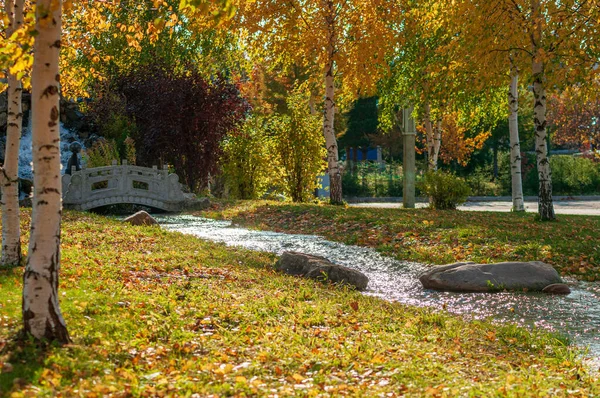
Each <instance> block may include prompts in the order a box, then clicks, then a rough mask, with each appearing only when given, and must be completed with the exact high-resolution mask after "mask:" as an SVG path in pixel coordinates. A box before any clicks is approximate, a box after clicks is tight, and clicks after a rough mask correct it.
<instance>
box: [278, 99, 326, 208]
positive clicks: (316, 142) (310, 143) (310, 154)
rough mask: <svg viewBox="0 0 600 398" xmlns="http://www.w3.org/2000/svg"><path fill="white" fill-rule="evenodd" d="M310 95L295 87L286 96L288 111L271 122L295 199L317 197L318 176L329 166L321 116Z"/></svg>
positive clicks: (287, 184)
mask: <svg viewBox="0 0 600 398" xmlns="http://www.w3.org/2000/svg"><path fill="white" fill-rule="evenodd" d="M309 97H310V94H309V93H307V92H305V91H303V90H302V89H296V90H294V91H293V92H292V93H291V94H290V95H289V96H288V98H287V99H286V102H287V108H288V110H289V112H288V114H287V115H276V116H275V117H273V118H272V119H271V123H270V129H271V131H272V134H273V136H274V137H275V153H276V155H277V159H278V164H279V165H280V167H281V177H282V178H281V180H282V182H283V184H282V188H283V191H284V192H285V194H286V196H288V197H290V198H292V200H293V201H294V202H306V201H309V200H310V199H313V198H314V192H315V189H316V188H317V176H318V175H319V174H321V173H323V171H324V170H325V169H326V166H327V164H326V162H325V160H324V159H326V157H327V151H326V150H325V139H324V137H323V133H322V127H321V117H320V116H319V115H312V114H311V113H310V107H309V103H308V101H309Z"/></svg>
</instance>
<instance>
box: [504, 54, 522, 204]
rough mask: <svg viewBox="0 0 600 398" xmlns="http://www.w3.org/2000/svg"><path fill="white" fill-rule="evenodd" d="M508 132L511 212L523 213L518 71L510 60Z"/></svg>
mask: <svg viewBox="0 0 600 398" xmlns="http://www.w3.org/2000/svg"><path fill="white" fill-rule="evenodd" d="M508 106H509V109H510V111H509V116H508V131H509V136H510V178H511V195H512V204H513V206H512V209H513V211H517V212H522V211H525V203H524V201H523V179H522V173H521V144H520V140H519V69H518V68H517V66H516V65H515V64H514V61H512V58H511V68H510V89H509V90H508Z"/></svg>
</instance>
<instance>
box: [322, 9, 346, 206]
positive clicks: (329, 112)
mask: <svg viewBox="0 0 600 398" xmlns="http://www.w3.org/2000/svg"><path fill="white" fill-rule="evenodd" d="M326 7H327V8H328V11H329V12H328V16H327V17H326V22H327V25H328V29H329V43H328V45H327V64H326V65H325V112H324V114H323V134H324V135H325V145H326V146H327V167H328V173H329V200H330V202H331V203H332V204H341V203H342V202H343V198H342V172H341V170H340V165H339V157H338V145H337V139H336V138H335V129H334V116H335V82H334V61H333V57H334V54H335V9H334V5H333V2H332V1H327V3H326Z"/></svg>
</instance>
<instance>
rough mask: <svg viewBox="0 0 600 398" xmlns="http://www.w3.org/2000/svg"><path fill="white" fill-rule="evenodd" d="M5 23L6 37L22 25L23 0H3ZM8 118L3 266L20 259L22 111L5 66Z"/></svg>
mask: <svg viewBox="0 0 600 398" xmlns="http://www.w3.org/2000/svg"><path fill="white" fill-rule="evenodd" d="M4 5H5V9H6V15H7V17H8V26H7V29H6V37H7V39H8V38H10V37H11V36H12V35H13V34H15V33H16V32H17V31H18V30H19V29H21V27H22V26H23V7H24V1H23V0H6V2H5V4H4ZM7 82H8V88H7V92H8V94H7V95H8V97H7V99H8V114H7V116H8V118H7V128H6V152H5V155H4V167H3V168H2V172H1V175H0V180H1V183H2V259H1V260H0V262H1V263H2V264H3V265H5V266H17V265H19V264H20V263H21V227H20V224H19V148H20V141H21V128H22V125H23V111H22V104H21V97H22V91H23V85H22V83H21V80H20V79H19V77H18V76H17V72H16V71H11V70H10V68H8V73H7Z"/></svg>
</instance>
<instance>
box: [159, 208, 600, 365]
mask: <svg viewBox="0 0 600 398" xmlns="http://www.w3.org/2000/svg"><path fill="white" fill-rule="evenodd" d="M157 219H158V221H159V222H160V224H161V225H162V226H163V227H164V228H166V229H169V230H175V231H179V232H183V233H186V234H191V235H195V236H198V237H200V238H203V239H207V240H212V241H217V242H224V243H226V244H227V245H231V246H242V247H245V248H248V249H251V250H260V251H267V252H273V253H277V254H281V253H283V252H284V251H299V252H303V253H309V254H314V255H320V256H324V257H327V258H328V259H329V260H331V261H333V262H334V263H338V264H342V265H345V266H347V267H351V268H355V269H358V270H360V271H362V272H364V273H365V274H366V275H367V276H368V277H369V280H370V281H369V286H368V291H367V292H366V294H369V295H373V296H378V297H381V298H384V299H386V300H391V301H398V302H401V303H405V304H409V305H415V306H428V307H435V308H438V309H441V308H443V307H445V308H446V310H447V311H450V312H452V313H456V314H460V315H463V316H466V317H468V318H473V319H483V318H488V317H492V318H493V319H494V320H495V321H498V322H514V323H517V324H519V325H522V326H531V325H535V326H537V327H540V328H544V329H547V330H552V331H556V332H561V333H566V334H567V335H569V336H570V337H571V338H572V339H573V341H574V342H575V343H576V344H579V345H582V346H588V347H589V349H590V353H589V356H590V357H591V358H590V359H591V360H592V361H594V362H595V363H600V305H599V301H600V284H598V283H586V282H577V281H570V282H569V285H570V287H571V290H572V293H571V294H570V295H568V296H550V295H545V294H534V293H527V294H525V293H494V294H491V293H469V294H464V293H450V292H436V291H431V290H424V289H423V287H422V286H421V283H420V282H419V281H418V278H417V277H418V275H419V274H420V273H421V272H422V271H423V270H424V269H425V266H423V265H421V264H417V263H411V262H405V261H397V260H394V259H392V258H389V257H384V256H382V255H380V254H379V253H377V252H376V251H374V250H373V249H369V248H364V247H359V246H348V245H344V244H341V243H336V242H331V241H328V240H325V239H323V238H321V237H318V236H311V235H290V234H283V233H276V232H268V231H252V230H248V229H244V228H238V227H232V226H231V222H229V221H215V220H208V219H204V218H199V217H194V216H187V215H186V216H163V217H157Z"/></svg>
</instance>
